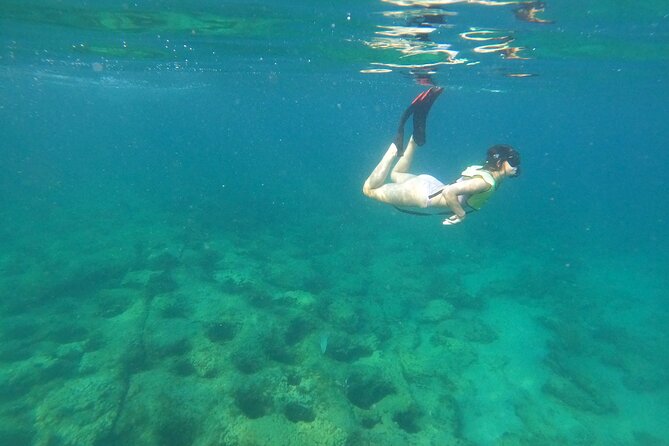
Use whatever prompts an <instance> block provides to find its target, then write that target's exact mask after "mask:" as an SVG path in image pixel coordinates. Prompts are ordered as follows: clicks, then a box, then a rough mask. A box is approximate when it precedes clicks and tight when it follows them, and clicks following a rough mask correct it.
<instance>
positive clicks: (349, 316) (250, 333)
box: [0, 209, 669, 446]
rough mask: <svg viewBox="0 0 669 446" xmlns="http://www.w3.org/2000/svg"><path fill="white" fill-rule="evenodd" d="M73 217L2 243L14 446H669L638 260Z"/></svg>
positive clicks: (660, 317)
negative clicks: (631, 265)
mask: <svg viewBox="0 0 669 446" xmlns="http://www.w3.org/2000/svg"><path fill="white" fill-rule="evenodd" d="M380 212H382V211H380ZM55 213H56V215H51V218H46V217H45V218H44V219H39V220H38V221H39V223H33V224H31V225H22V224H21V223H20V220H15V221H14V222H13V223H6V226H5V227H4V228H3V231H2V232H0V237H1V238H2V240H3V245H5V246H7V248H6V249H4V250H3V252H2V254H1V256H2V257H0V273H1V279H0V280H1V282H0V283H1V287H2V288H1V291H2V301H1V305H2V308H1V311H2V313H1V316H0V317H1V319H0V327H1V336H2V337H1V339H2V342H1V343H0V361H1V362H0V364H1V367H0V443H2V444H12V445H22V444H26V445H27V444H35V445H50V446H51V445H110V444H133V445H165V446H170V445H191V444H192V445H288V444H291V445H299V444H304V445H446V444H448V445H475V444H480V445H487V444H494V445H557V444H570V445H612V444H615V445H665V444H668V443H667V440H666V439H667V438H669V437H668V435H669V430H668V428H667V427H666V426H665V425H663V423H662V421H661V420H666V419H668V418H669V417H668V415H669V413H668V412H669V404H667V402H668V401H669V397H668V393H669V387H668V384H669V376H668V370H669V367H667V365H669V364H668V362H669V359H668V358H669V355H668V354H667V353H668V352H667V349H668V347H667V342H666V339H665V338H662V336H664V335H665V333H663V332H662V331H661V329H660V327H661V326H662V324H664V323H666V320H667V314H666V310H665V312H664V313H662V312H661V311H660V310H659V309H655V310H653V309H652V308H647V307H645V306H644V305H649V304H647V303H645V300H646V298H647V297H648V296H653V295H656V294H659V293H660V290H661V289H662V288H661V287H660V285H662V283H659V284H658V283H654V282H653V280H654V279H653V278H652V277H650V278H649V277H647V276H644V275H643V273H639V274H637V275H635V274H636V273H635V271H633V270H632V269H630V268H629V265H617V264H616V263H615V262H617V261H618V260H617V259H612V258H604V257H600V258H597V259H595V260H593V258H589V259H588V258H584V257H578V256H570V257H569V258H564V257H563V256H561V255H560V254H557V252H559V251H560V250H559V249H558V250H556V251H554V252H553V254H550V252H551V251H550V250H544V249H542V248H544V247H540V246H534V247H527V246H526V247H525V248H524V249H525V250H521V248H520V247H517V249H514V248H508V249H507V248H505V250H504V251H505V255H504V256H500V255H499V252H491V251H492V250H490V249H486V248H485V246H486V243H487V242H485V241H483V242H477V241H476V240H474V239H472V238H467V236H466V234H467V233H466V230H465V231H464V232H461V233H460V234H461V237H460V241H457V239H456V238H455V237H452V239H450V240H449V247H448V248H447V249H444V248H442V247H440V248H439V249H430V248H429V247H430V246H432V245H431V240H430V237H432V236H433V233H430V234H423V233H421V232H415V231H414V232H413V233H412V237H411V240H410V241H407V240H406V239H405V238H403V237H404V236H405V235H406V234H407V233H409V229H410V228H411V226H412V225H416V224H417V223H416V222H415V221H414V220H410V219H406V218H404V217H399V218H398V217H397V216H393V218H394V220H393V221H394V223H396V224H397V225H399V228H400V229H406V231H404V230H397V231H392V232H390V233H391V234H395V235H393V236H389V231H387V230H384V228H383V225H384V224H387V221H388V216H386V215H382V218H379V219H378V221H377V222H369V225H367V226H364V227H363V226H360V225H358V226H353V225H347V224H345V223H346V221H345V220H346V219H345V218H344V217H338V216H327V215H323V214H319V215H317V216H314V217H312V220H308V219H302V220H301V224H299V223H297V224H296V223H295V222H291V225H285V226H276V225H267V226H263V225H261V224H250V225H244V224H238V225H237V227H236V229H235V230H230V227H231V226H232V225H231V224H230V225H228V227H226V225H221V226H219V227H218V228H215V225H213V224H212V225H206V224H198V223H196V222H194V220H184V219H181V220H178V221H175V220H174V218H173V217H174V216H172V217H171V216H170V215H160V214H159V213H158V212H157V211H155V210H154V211H152V210H146V209H145V210H144V211H143V212H142V211H140V210H139V209H135V210H133V211H132V212H129V211H128V210H119V211H116V212H114V211H109V210H99V211H90V210H88V211H87V212H86V213H85V214H86V215H87V216H88V219H86V220H83V219H81V218H77V216H79V217H80V216H81V215H83V210H77V211H73V212H69V214H68V215H69V216H63V215H57V214H58V212H57V211H55ZM66 214H67V212H66ZM129 215H132V217H129ZM6 216H7V215H5V217H6ZM316 220H317V221H316ZM9 221H10V220H7V219H5V222H9ZM421 224H422V223H421ZM404 226H405V228H404ZM314 228H319V230H318V231H314ZM545 243H546V244H547V245H548V244H549V243H552V242H548V241H546V242H545ZM416 246H423V247H425V249H415V247H416ZM532 249H534V251H532ZM546 252H548V253H549V254H546ZM602 255H603V254H602ZM581 256H586V254H584V253H581ZM598 262H599V263H598ZM622 266H625V268H626V269H625V268H622ZM637 266H638V267H639V268H640V270H641V265H637ZM656 279H657V280H655V282H657V281H659V280H660V278H659V276H658V277H657V278H656ZM662 280H666V279H662ZM631 282H634V284H633V285H632V283H631ZM664 285H666V281H665V283H664ZM664 289H666V287H665V288H664ZM663 321H664V322H663Z"/></svg>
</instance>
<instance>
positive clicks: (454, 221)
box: [442, 215, 464, 226]
mask: <svg viewBox="0 0 669 446" xmlns="http://www.w3.org/2000/svg"><path fill="white" fill-rule="evenodd" d="M462 220H464V217H458V216H457V215H451V216H450V217H448V218H447V219H445V220H444V221H443V222H442V224H443V225H444V226H452V225H457V224H458V223H462Z"/></svg>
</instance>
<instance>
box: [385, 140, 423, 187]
mask: <svg viewBox="0 0 669 446" xmlns="http://www.w3.org/2000/svg"><path fill="white" fill-rule="evenodd" d="M416 147H418V144H416V141H414V139H413V136H412V137H411V138H409V143H408V144H407V147H406V149H404V155H402V157H401V158H400V159H399V160H398V161H397V164H395V167H393V170H391V171H390V180H391V181H392V182H393V183H404V182H405V181H406V180H408V179H410V178H413V177H415V176H416V175H414V174H412V173H409V169H411V163H412V161H413V155H414V152H415V151H416Z"/></svg>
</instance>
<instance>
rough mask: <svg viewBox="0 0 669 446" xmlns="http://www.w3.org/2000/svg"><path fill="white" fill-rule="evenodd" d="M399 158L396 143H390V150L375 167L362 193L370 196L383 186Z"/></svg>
mask: <svg viewBox="0 0 669 446" xmlns="http://www.w3.org/2000/svg"><path fill="white" fill-rule="evenodd" d="M396 159H397V146H395V143H392V144H390V147H388V150H387V151H386V153H385V154H384V155H383V158H381V162H379V164H378V165H377V166H376V167H375V168H374V170H373V171H372V174H371V175H370V176H369V178H367V180H366V181H365V184H364V186H363V187H362V193H363V194H365V195H367V196H368V197H369V196H372V191H373V190H374V189H378V188H379V187H381V186H383V184H384V183H385V182H386V179H387V178H388V173H389V172H390V169H391V168H392V167H393V163H394V162H395V160H396Z"/></svg>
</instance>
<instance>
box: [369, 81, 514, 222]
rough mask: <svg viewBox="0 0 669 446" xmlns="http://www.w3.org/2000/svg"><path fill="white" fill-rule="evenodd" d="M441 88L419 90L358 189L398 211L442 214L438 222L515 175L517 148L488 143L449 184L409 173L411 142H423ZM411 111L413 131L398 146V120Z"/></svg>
mask: <svg viewBox="0 0 669 446" xmlns="http://www.w3.org/2000/svg"><path fill="white" fill-rule="evenodd" d="M442 92H443V88H440V87H432V88H430V89H429V90H427V91H424V92H422V93H421V94H419V95H418V96H417V97H416V98H415V99H414V100H413V102H412V103H411V105H409V107H408V108H407V109H406V110H405V111H404V113H403V114H402V117H401V119H400V124H399V128H398V129H397V136H396V137H395V141H394V142H393V143H392V144H390V147H389V148H388V151H387V152H386V153H385V155H383V158H382V159H381V162H380V163H379V164H378V165H377V166H376V168H374V170H373V171H372V174H371V175H370V176H369V178H367V180H366V181H365V184H364V186H363V188H362V192H363V193H364V194H365V195H366V196H368V197H370V198H373V199H375V200H378V201H380V202H382V203H387V204H390V205H393V206H394V207H396V208H397V209H398V210H400V211H403V212H408V213H411V214H417V215H433V214H447V215H449V216H448V217H447V218H446V219H445V220H444V221H443V224H444V225H454V224H457V223H460V222H461V221H462V220H464V219H465V217H466V215H467V213H468V212H472V211H476V210H479V209H480V208H481V207H482V206H483V205H484V204H485V203H486V201H488V199H489V198H490V196H491V195H492V194H493V193H494V192H495V191H496V190H497V188H498V187H499V184H500V183H501V182H502V181H503V180H504V179H505V178H507V177H515V176H518V174H519V173H520V154H519V153H518V152H516V150H515V149H513V148H512V147H510V146H507V145H502V144H498V145H494V146H492V147H491V148H490V149H488V154H487V158H486V161H485V164H484V165H483V166H470V167H468V168H467V169H465V170H464V171H463V172H462V174H461V175H462V176H461V177H460V178H458V179H457V180H456V181H455V182H453V183H450V184H444V183H442V182H441V181H439V180H437V179H436V178H435V177H433V176H431V175H424V174H422V175H414V174H411V173H409V172H408V171H409V169H410V167H411V162H412V160H413V156H414V153H415V151H416V148H417V147H418V146H422V145H423V144H425V130H426V122H427V115H428V112H429V111H430V108H431V107H432V104H434V101H436V99H437V98H438V97H439V95H440V94H441V93H442ZM412 115H413V135H412V136H411V137H410V138H409V143H408V144H407V146H406V149H404V144H403V143H404V125H405V123H406V121H407V120H408V119H409V117H410V116H412ZM393 165H394V167H393ZM388 174H390V182H387V178H388ZM407 208H408V209H407ZM411 208H413V209H411ZM430 211H432V212H430Z"/></svg>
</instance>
